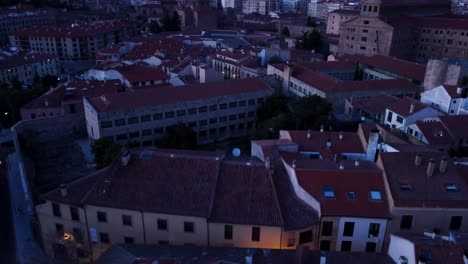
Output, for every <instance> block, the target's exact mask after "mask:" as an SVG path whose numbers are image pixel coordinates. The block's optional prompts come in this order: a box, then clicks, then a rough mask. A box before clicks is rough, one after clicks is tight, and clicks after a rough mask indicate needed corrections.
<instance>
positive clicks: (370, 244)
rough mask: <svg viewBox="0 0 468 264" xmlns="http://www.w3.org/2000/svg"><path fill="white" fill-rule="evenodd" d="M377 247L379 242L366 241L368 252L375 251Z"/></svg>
mask: <svg viewBox="0 0 468 264" xmlns="http://www.w3.org/2000/svg"><path fill="white" fill-rule="evenodd" d="M376 248H377V244H376V243H374V242H367V243H366V252H375V250H376Z"/></svg>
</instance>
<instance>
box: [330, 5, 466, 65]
mask: <svg viewBox="0 0 468 264" xmlns="http://www.w3.org/2000/svg"><path fill="white" fill-rule="evenodd" d="M449 4H450V1H444V0H440V1H431V2H426V3H424V4H423V5H420V3H419V2H418V1H404V2H402V1H390V0H389V1H375V0H369V1H366V2H365V3H363V5H362V9H361V14H360V16H358V17H356V18H354V19H352V20H349V21H346V22H344V23H343V24H342V30H341V35H340V40H339V54H344V53H348V52H354V53H358V54H364V55H374V54H380V55H387V56H393V57H399V58H408V59H416V60H420V61H427V60H428V59H430V58H433V57H436V58H458V59H463V58H467V57H468V53H467V52H466V45H467V36H466V34H467V30H468V28H467V27H466V25H467V21H466V19H463V18H449V17H440V16H441V15H445V14H448V13H449V12H450V7H449ZM416 5H417V8H416V7H415V6H416ZM415 43H416V44H415Z"/></svg>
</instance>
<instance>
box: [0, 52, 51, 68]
mask: <svg viewBox="0 0 468 264" xmlns="http://www.w3.org/2000/svg"><path fill="white" fill-rule="evenodd" d="M52 59H57V56H55V55H53V54H48V53H40V52H34V51H25V50H22V51H19V52H17V53H15V54H13V55H11V56H5V54H0V70H6V69H11V68H14V67H18V66H22V65H28V64H34V63H38V62H41V61H46V60H52Z"/></svg>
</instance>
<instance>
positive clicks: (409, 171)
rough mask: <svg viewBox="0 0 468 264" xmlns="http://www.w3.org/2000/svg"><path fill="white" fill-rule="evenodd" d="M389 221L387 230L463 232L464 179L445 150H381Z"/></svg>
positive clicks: (464, 210)
mask: <svg viewBox="0 0 468 264" xmlns="http://www.w3.org/2000/svg"><path fill="white" fill-rule="evenodd" d="M377 164H378V165H379V167H380V168H381V169H382V170H383V173H384V176H385V177H384V179H385V190H386V193H387V196H388V201H389V207H390V211H391V214H392V221H390V222H389V226H388V229H387V230H388V233H389V234H390V233H419V234H422V233H423V232H425V231H427V232H436V233H443V234H447V233H448V231H460V232H466V230H467V229H468V226H467V224H466V221H464V219H466V218H467V217H468V209H467V208H468V207H467V205H466V203H467V201H468V200H467V192H466V191H464V190H466V188H467V183H466V181H465V180H464V175H463V174H462V171H461V170H459V168H458V166H460V165H456V164H455V163H452V160H451V159H450V158H449V157H448V155H447V154H446V153H445V152H436V151H428V152H420V153H417V152H382V153H380V155H379V158H378V161H377Z"/></svg>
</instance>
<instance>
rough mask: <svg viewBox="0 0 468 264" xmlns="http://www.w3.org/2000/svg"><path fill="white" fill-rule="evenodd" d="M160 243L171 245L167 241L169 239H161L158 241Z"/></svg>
mask: <svg viewBox="0 0 468 264" xmlns="http://www.w3.org/2000/svg"><path fill="white" fill-rule="evenodd" d="M158 244H159V245H169V241H167V240H159V241H158Z"/></svg>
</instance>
